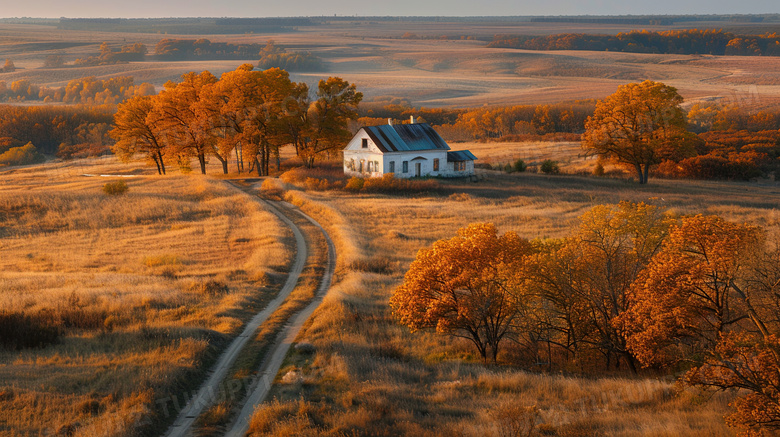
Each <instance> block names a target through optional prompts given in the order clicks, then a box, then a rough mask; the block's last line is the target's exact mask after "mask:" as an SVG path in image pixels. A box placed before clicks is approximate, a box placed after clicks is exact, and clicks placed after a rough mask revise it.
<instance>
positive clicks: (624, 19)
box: [530, 14, 778, 25]
mask: <svg viewBox="0 0 780 437" xmlns="http://www.w3.org/2000/svg"><path fill="white" fill-rule="evenodd" d="M777 19H778V15H777V14H763V15H623V16H602V17H600V16H568V17H533V18H531V19H530V21H531V22H535V23H593V24H632V25H634V24H636V25H671V24H675V23H687V22H698V21H722V22H730V23H765V22H772V21H777Z"/></svg>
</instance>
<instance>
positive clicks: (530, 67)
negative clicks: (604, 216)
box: [0, 21, 780, 107]
mask: <svg viewBox="0 0 780 437" xmlns="http://www.w3.org/2000/svg"><path fill="white" fill-rule="evenodd" d="M733 26H736V28H734V29H731V30H733V31H737V32H746V33H750V32H751V31H752V30H751V28H750V27H749V26H750V25H749V24H748V23H744V24H742V25H740V24H733ZM740 26H742V27H740ZM646 27H647V26H646ZM722 27H723V23H706V22H697V23H688V25H686V24H685V23H681V24H677V25H674V26H649V27H647V28H648V29H649V30H668V29H679V28H702V29H703V28H708V29H709V28H722ZM633 28H634V27H632V26H628V25H595V24H573V23H501V22H484V23H479V22H469V23H448V22H430V23H420V22H372V21H354V22H331V23H324V24H320V25H317V26H307V27H301V28H299V29H298V31H296V32H287V33H278V34H245V35H201V36H202V37H206V38H208V39H210V40H212V41H228V42H233V43H265V42H266V41H268V40H269V39H273V40H275V41H276V42H277V43H278V44H281V45H283V46H286V47H288V48H289V49H291V50H303V51H310V52H312V53H314V54H316V55H318V56H320V57H322V58H323V60H324V61H325V66H326V70H325V71H321V72H313V73H305V74H293V75H292V77H293V79H294V80H296V81H305V82H307V83H309V84H310V85H315V84H316V82H317V81H318V80H319V79H321V78H323V77H326V76H328V75H337V76H341V77H343V78H345V79H346V80H348V81H350V82H351V83H356V84H357V85H358V88H359V90H360V91H362V92H363V93H365V95H366V98H367V99H373V98H376V97H382V96H393V97H404V98H407V99H409V100H410V101H411V102H412V103H413V104H415V105H423V106H449V107H453V106H456V107H478V106H483V105H511V104H538V103H554V102H560V101H566V100H574V99H588V98H603V97H605V96H607V95H609V94H611V93H612V92H614V90H615V89H616V88H617V87H618V85H621V84H624V83H628V82H635V81H641V80H644V79H652V80H657V81H663V82H665V83H667V84H670V85H673V86H675V87H677V88H679V90H680V92H681V94H682V95H683V97H685V98H686V100H688V101H694V100H700V99H704V100H719V101H724V102H728V103H739V104H742V105H759V106H766V105H769V104H773V103H776V102H777V100H778V98H780V76H778V73H777V71H778V70H780V69H778V66H780V58H774V57H761V58H746V57H711V56H684V55H682V56H681V55H650V54H629V53H612V52H581V51H576V52H570V51H550V52H541V51H524V50H514V49H492V48H486V47H485V46H486V41H485V40H490V39H491V38H492V37H493V35H496V34H526V35H544V34H551V33H565V32H575V33H576V32H585V33H612V34H614V33H617V32H621V31H629V30H632V29H633ZM407 32H409V33H414V34H416V35H419V36H425V37H431V36H440V35H449V36H452V37H458V38H459V36H461V35H462V36H473V37H476V38H483V39H484V40H461V39H449V40H441V39H424V40H421V39H402V38H401V36H403V35H404V34H405V33H407ZM201 36H192V35H173V34H170V35H169V34H153V33H119V32H117V33H110V32H94V33H93V32H84V31H66V30H58V29H56V28H54V27H52V26H41V25H19V24H5V23H4V24H0V58H6V57H7V58H11V59H13V60H14V62H15V64H16V66H17V67H21V68H20V69H19V70H17V71H16V72H12V73H2V74H0V80H4V81H6V82H8V83H10V82H12V81H15V80H19V79H29V80H31V81H32V82H34V83H39V84H46V85H63V84H65V83H66V82H67V81H68V80H71V79H76V78H80V77H84V76H96V77H98V78H107V77H111V76H117V75H132V76H134V77H135V78H136V81H137V82H139V83H140V82H150V83H152V84H154V85H156V86H158V87H159V86H162V84H163V83H165V82H166V81H168V80H172V79H173V80H175V79H177V78H178V77H179V76H180V75H181V74H182V73H185V72H187V71H201V70H204V69H208V70H209V71H211V72H212V73H214V74H217V75H219V74H221V73H222V72H225V71H229V70H233V69H235V68H236V67H237V66H238V65H240V64H241V63H243V62H257V59H246V60H241V61H200V62H193V61H182V62H156V61H149V62H133V63H128V64H118V65H107V66H97V67H63V68H43V63H44V60H45V58H46V56H48V55H50V54H52V53H61V54H63V55H64V56H65V58H66V60H67V62H72V61H73V60H74V59H76V58H78V57H85V56H89V55H95V54H97V53H98V51H99V45H100V43H101V42H103V41H106V42H109V43H110V44H114V45H116V46H118V45H121V44H127V43H132V42H142V43H144V44H146V45H147V46H148V47H149V50H150V54H153V52H154V45H155V44H156V43H157V42H158V41H159V40H160V39H162V38H189V39H192V38H196V37H201Z"/></svg>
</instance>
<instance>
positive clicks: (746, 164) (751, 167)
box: [656, 151, 768, 180]
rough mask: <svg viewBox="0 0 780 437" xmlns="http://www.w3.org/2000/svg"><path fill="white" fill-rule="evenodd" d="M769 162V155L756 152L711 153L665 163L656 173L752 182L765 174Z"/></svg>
mask: <svg viewBox="0 0 780 437" xmlns="http://www.w3.org/2000/svg"><path fill="white" fill-rule="evenodd" d="M767 161H768V156H767V154H765V153H759V152H755V151H748V152H741V153H740V152H732V153H729V154H728V155H727V156H723V155H722V154H719V153H718V152H710V153H709V154H707V155H699V156H694V157H691V158H686V159H683V160H682V161H680V162H674V161H664V162H662V163H661V164H660V165H659V166H658V168H657V169H656V172H657V173H658V174H659V175H660V176H665V177H672V178H693V179H735V180H750V179H752V178H756V177H760V176H761V175H763V174H764V171H763V170H762V167H764V165H765V163H766V162H767Z"/></svg>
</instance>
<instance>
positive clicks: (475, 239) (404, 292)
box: [390, 224, 531, 362]
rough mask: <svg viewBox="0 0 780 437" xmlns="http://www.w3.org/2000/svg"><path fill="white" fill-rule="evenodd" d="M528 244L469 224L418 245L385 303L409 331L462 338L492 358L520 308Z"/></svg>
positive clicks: (488, 227) (492, 228)
mask: <svg viewBox="0 0 780 437" xmlns="http://www.w3.org/2000/svg"><path fill="white" fill-rule="evenodd" d="M530 252H531V246H530V244H529V243H528V242H527V241H526V240H523V239H521V238H519V237H518V236H517V235H516V234H515V233H513V232H507V233H505V234H504V235H498V233H497V231H496V228H495V226H493V225H492V224H472V225H469V226H468V227H466V228H463V229H460V230H459V231H458V234H457V236H456V237H453V238H451V239H448V240H440V241H437V242H436V243H434V244H433V247H431V248H428V249H422V250H420V251H419V252H418V254H417V257H416V258H415V260H414V261H413V262H412V264H411V266H410V267H409V271H408V272H407V273H406V275H405V276H404V281H403V283H402V284H401V286H399V287H398V288H397V289H396V290H395V292H394V294H393V296H392V298H391V299H390V305H391V307H392V308H393V311H394V314H395V315H396V317H398V319H399V320H400V322H401V323H402V324H404V325H406V326H408V327H409V328H411V329H412V330H413V331H416V330H420V329H428V328H432V329H435V330H436V331H437V332H439V333H443V334H447V335H451V336H453V337H460V338H465V339H467V340H469V341H471V342H472V343H474V345H475V346H476V347H477V350H478V351H479V354H480V356H482V358H483V359H485V360H487V358H488V356H489V357H490V358H491V359H492V360H493V362H495V361H496V357H497V356H498V352H499V346H500V344H501V341H502V340H504V339H505V338H506V337H507V336H508V335H511V331H512V328H513V325H514V324H515V323H516V322H517V321H518V319H519V317H520V315H521V314H522V311H523V306H524V302H525V300H524V299H523V295H524V294H525V285H524V277H523V269H524V264H525V260H526V258H527V256H528V255H529V254H530Z"/></svg>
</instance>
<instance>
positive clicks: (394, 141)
mask: <svg viewBox="0 0 780 437" xmlns="http://www.w3.org/2000/svg"><path fill="white" fill-rule="evenodd" d="M363 129H364V130H365V131H366V133H368V136H369V137H371V140H372V141H373V142H374V144H376V146H377V147H379V150H381V151H382V152H385V153H387V152H405V151H410V150H450V146H448V145H447V142H446V141H444V139H443V138H442V137H441V135H439V134H438V133H437V132H436V131H435V130H433V128H432V127H431V126H430V125H429V124H428V123H415V124H398V125H389V124H386V125H382V126H366V127H364V128H363Z"/></svg>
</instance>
